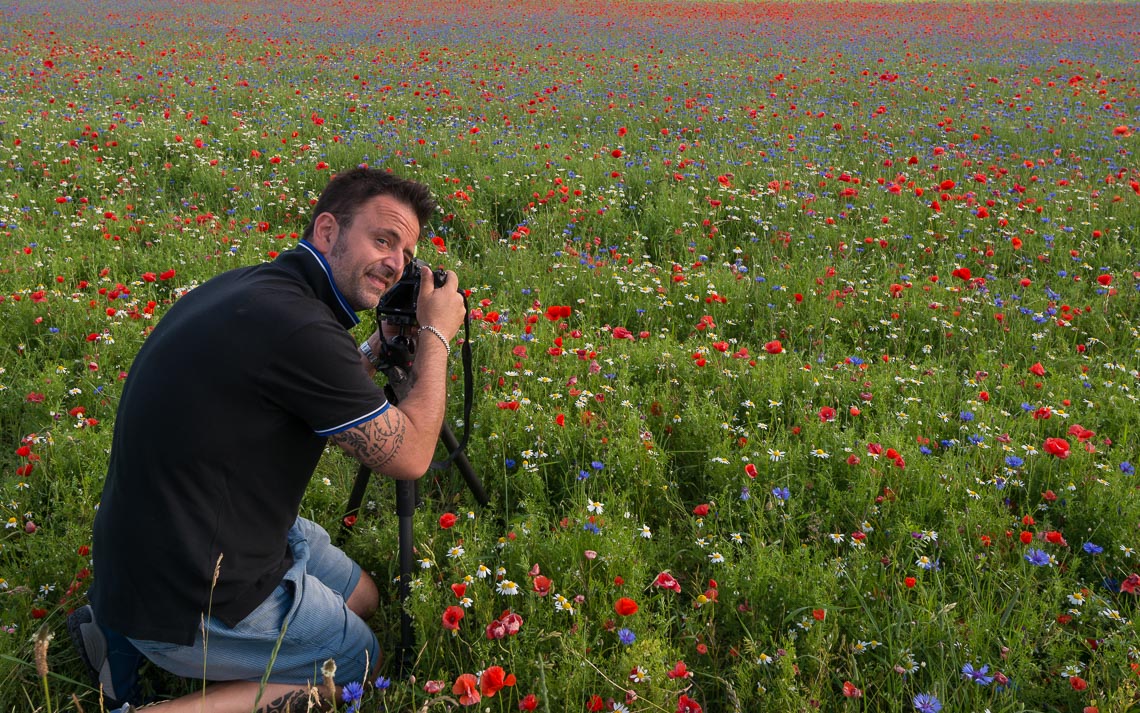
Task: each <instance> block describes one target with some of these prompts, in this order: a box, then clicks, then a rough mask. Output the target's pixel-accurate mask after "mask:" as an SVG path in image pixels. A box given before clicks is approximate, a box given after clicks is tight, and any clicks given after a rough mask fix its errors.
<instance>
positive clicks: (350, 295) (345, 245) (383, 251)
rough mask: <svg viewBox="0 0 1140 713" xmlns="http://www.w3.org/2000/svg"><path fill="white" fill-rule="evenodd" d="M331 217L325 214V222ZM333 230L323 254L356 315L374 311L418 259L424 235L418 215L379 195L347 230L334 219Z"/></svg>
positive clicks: (358, 213)
mask: <svg viewBox="0 0 1140 713" xmlns="http://www.w3.org/2000/svg"><path fill="white" fill-rule="evenodd" d="M330 218H332V216H331V214H327V213H326V214H323V216H322V217H321V220H326V221H327V220H328V219H330ZM329 230H330V231H331V233H330V234H329V236H328V240H326V241H323V242H324V245H323V246H322V245H321V244H320V242H318V249H320V250H321V252H322V253H323V254H324V256H325V259H326V260H328V263H329V267H331V268H332V273H333V280H335V281H336V286H337V288H338V289H339V290H340V291H341V293H342V294H344V296H345V299H347V300H348V304H349V305H350V306H351V307H352V308H353V309H354V310H356V311H358V312H359V311H362V310H369V309H375V308H376V305H377V304H379V302H380V297H381V295H383V294H384V293H385V292H386V291H387V290H388V289H389V288H390V287H392V285H394V284H396V281H397V280H399V279H400V276H401V275H402V274H403V272H404V266H405V265H407V264H408V263H410V262H411V261H412V259H413V258H414V257H415V249H416V241H417V240H418V239H419V235H420V222H419V220H418V219H417V218H416V214H415V211H413V210H412V208H411V206H409V205H407V204H406V203H404V202H402V201H400V200H398V199H396V198H393V197H392V196H374V197H372V198H370V199H369V200H368V201H366V202H365V203H363V204H362V205H361V206H360V207H359V208H358V209H357V211H356V216H355V217H354V218H353V219H352V222H351V223H350V224H349V226H348V227H347V228H345V227H344V226H341V225H339V224H336V223H335V219H333V226H332V227H330V228H329ZM329 241H331V242H329Z"/></svg>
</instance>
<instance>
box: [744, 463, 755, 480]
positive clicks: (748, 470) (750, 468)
mask: <svg viewBox="0 0 1140 713" xmlns="http://www.w3.org/2000/svg"><path fill="white" fill-rule="evenodd" d="M744 472H745V474H747V475H748V477H749V478H755V477H756V464H755V463H749V464H748V465H746V466H744Z"/></svg>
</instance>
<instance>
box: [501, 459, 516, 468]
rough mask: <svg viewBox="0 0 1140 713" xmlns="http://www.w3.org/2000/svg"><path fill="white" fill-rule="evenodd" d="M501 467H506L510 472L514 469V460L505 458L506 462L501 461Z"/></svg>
mask: <svg viewBox="0 0 1140 713" xmlns="http://www.w3.org/2000/svg"><path fill="white" fill-rule="evenodd" d="M503 465H505V466H507V470H511V469H512V468H514V467H515V459H514V458H507V459H506V460H504V461H503Z"/></svg>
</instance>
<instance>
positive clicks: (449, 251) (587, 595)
mask: <svg viewBox="0 0 1140 713" xmlns="http://www.w3.org/2000/svg"><path fill="white" fill-rule="evenodd" d="M0 12H2V16H3V22H2V23H0V38H2V41H0V59H2V62H0V71H2V72H3V81H2V82H0V97H2V99H3V101H2V102H0V236H2V238H3V242H2V250H0V315H2V318H0V336H2V339H0V354H2V357H0V438H2V439H3V448H2V449H0V451H2V452H0V489H2V496H0V513H2V514H0V519H2V520H3V521H4V523H5V529H4V532H3V536H2V539H0V704H3V707H4V709H6V710H8V709H11V710H47V711H57V710H78V709H79V707H80V706H81V707H82V708H83V710H85V711H96V710H99V709H100V702H99V697H98V693H97V692H96V691H94V690H93V689H92V688H91V687H90V686H89V685H88V684H87V682H86V680H85V678H84V677H83V673H82V671H81V669H80V666H79V663H78V660H77V657H76V655H75V654H74V653H73V652H72V651H71V648H70V645H69V643H68V637H67V634H66V629H65V627H64V622H65V620H66V616H67V613H68V612H69V611H71V610H72V609H74V608H75V607H77V606H79V605H81V604H82V603H83V602H84V593H85V592H86V590H87V587H88V585H89V583H90V580H91V577H92V576H96V575H95V574H94V573H93V572H92V571H91V552H90V538H91V534H90V530H91V524H92V520H93V517H94V512H95V509H96V507H97V506H98V499H99V494H100V490H101V486H102V481H103V476H104V472H105V468H106V463H107V457H108V450H109V448H110V443H111V432H112V428H113V424H114V415H115V406H116V403H117V398H118V395H119V393H120V391H121V389H122V386H123V382H124V380H125V379H128V378H129V371H130V366H131V361H132V358H133V355H134V354H135V353H136V352H137V351H138V349H139V347H140V345H141V344H142V342H143V340H144V339H145V338H146V335H147V333H148V331H149V330H150V329H151V328H152V327H153V326H154V324H155V323H156V322H157V321H158V320H160V319H161V318H162V315H163V313H164V311H165V310H166V309H167V307H168V306H169V305H170V304H171V303H172V302H173V301H175V300H177V299H178V298H179V297H180V296H182V295H183V294H185V293H186V292H188V291H190V290H192V289H193V288H194V287H195V286H197V285H199V284H201V283H202V282H204V281H205V280H207V279H209V278H210V277H211V276H213V275H216V274H218V273H219V272H221V271H223V270H226V269H229V268H232V267H237V266H240V265H248V264H252V263H256V262H260V261H265V260H272V259H273V258H274V257H275V256H276V255H277V253H278V252H280V251H282V250H285V249H287V248H289V247H291V246H292V245H293V244H294V243H295V242H296V239H297V235H298V234H299V233H300V232H301V231H302V230H303V228H304V226H305V224H306V223H307V220H308V217H309V209H310V206H311V204H312V202H314V201H315V198H316V196H317V194H318V193H319V192H320V190H321V189H322V188H323V187H324V185H325V183H326V182H327V180H328V178H329V176H330V175H331V174H332V173H333V172H335V171H337V170H341V169H344V168H349V167H353V166H356V165H359V164H368V165H371V166H379V167H388V168H390V169H391V170H393V171H395V172H398V173H400V174H401V175H405V176H408V177H413V178H416V179H417V180H420V181H422V182H424V183H426V184H427V185H428V186H430V187H431V188H432V190H433V192H434V194H435V195H436V196H437V198H438V199H439V202H440V204H441V212H440V214H439V217H438V220H437V221H435V223H434V224H433V225H431V226H429V231H428V233H429V238H427V239H425V241H424V243H423V244H422V246H421V250H420V257H422V258H424V259H426V260H428V261H429V262H431V263H432V264H433V265H439V266H445V267H447V268H449V269H454V270H455V271H456V272H457V273H458V274H459V277H460V282H461V284H462V286H463V287H464V288H466V290H467V291H468V293H469V305H470V317H471V349H472V353H473V357H474V364H475V370H474V389H475V401H474V403H473V408H472V413H471V419H470V422H469V423H466V424H465V423H463V422H462V421H461V414H462V408H461V407H462V404H461V401H462V391H463V389H462V381H463V378H462V373H461V370H460V369H459V362H458V360H453V371H454V381H453V388H452V389H451V397H452V398H451V404H452V408H451V418H450V421H451V425H452V428H453V430H454V431H455V432H456V433H461V432H462V430H463V428H464V427H469V428H470V430H471V440H470V444H469V446H468V457H469V458H470V461H471V463H472V464H473V466H474V469H475V471H476V473H477V474H478V476H479V478H480V479H481V480H482V482H483V484H484V485H485V486H486V489H487V492H488V494H489V495H490V499H491V503H490V505H489V506H486V507H484V506H481V505H478V504H477V503H476V502H475V500H474V498H473V497H472V495H471V493H469V492H468V491H467V488H466V486H465V485H464V483H463V481H462V479H461V478H459V477H458V476H457V475H456V474H455V473H454V472H445V473H442V474H437V473H436V472H434V471H433V472H432V473H431V474H429V475H428V476H426V477H425V478H424V479H423V480H422V481H420V492H421V496H422V498H423V505H422V507H421V508H420V509H419V510H418V512H417V516H416V520H415V541H416V550H415V557H416V559H417V560H418V569H417V573H416V574H417V576H416V578H415V579H414V581H412V582H411V585H410V586H411V594H410V596H409V597H408V599H407V601H406V602H404V610H405V611H406V612H407V613H408V614H409V615H410V616H411V619H412V622H413V625H414V632H415V641H416V646H415V649H414V650H413V651H410V652H408V660H409V663H410V665H411V670H410V673H411V674H412V675H410V676H409V675H407V674H408V673H409V672H401V671H400V670H399V666H398V661H399V658H400V656H399V655H398V654H397V653H396V652H397V647H398V645H399V643H400V619H401V598H400V595H399V590H398V586H397V583H396V580H397V578H398V565H397V561H396V552H397V543H396V537H397V536H396V529H397V528H396V520H395V517H394V502H395V495H394V486H393V484H392V483H391V482H389V481H385V480H383V479H378V480H377V482H376V483H375V484H374V485H373V486H372V487H371V489H370V491H369V494H368V496H367V498H366V500H367V508H366V510H365V512H364V513H362V515H361V516H360V518H359V521H358V522H357V523H356V525H355V531H354V534H353V535H352V536H351V538H350V539H349V541H348V543H347V549H348V551H349V552H350V554H351V555H352V556H353V557H354V558H356V560H357V561H358V562H360V563H361V565H362V566H363V567H364V568H365V569H367V570H369V571H371V572H373V573H374V575H375V579H376V581H377V582H378V583H379V584H380V585H381V600H382V601H381V611H380V613H379V614H378V615H377V617H376V619H375V621H374V622H373V625H374V628H375V629H376V630H377V632H378V635H379V636H380V639H381V645H382V648H383V649H384V651H385V653H386V655H387V656H388V661H387V662H386V665H385V668H386V672H385V676H384V677H383V678H382V679H381V680H379V681H362V682H358V683H359V684H360V685H351V686H346V687H345V689H344V690H345V692H346V695H345V700H343V701H341V702H339V706H340V709H342V710H353V711H356V710H362V711H413V710H416V711H418V710H448V709H463V708H465V707H467V706H471V709H472V710H476V709H477V710H491V711H515V710H539V711H611V710H617V711H646V712H648V711H667V712H669V713H672V712H673V711H680V712H685V711H688V712H693V711H701V710H704V711H758V710H764V711H811V710H823V711H837V710H851V711H863V710H866V711H915V710H917V711H920V712H922V713H929V712H932V711H938V710H945V711H982V710H989V711H995V712H997V711H1090V710H1095V711H1125V710H1129V709H1134V708H1136V707H1140V635H1138V633H1137V623H1136V619H1137V617H1138V615H1140V591H1138V585H1140V490H1138V488H1140V480H1138V479H1137V476H1136V475H1135V464H1136V463H1137V460H1138V459H1140V453H1138V444H1140V408H1138V404H1137V401H1138V392H1140V254H1138V250H1137V248H1138V244H1140V229H1138V228H1137V225H1138V224H1140V161H1138V160H1137V157H1136V151H1137V148H1138V146H1140V138H1138V134H1140V119H1138V118H1137V117H1138V115H1137V113H1138V111H1140V61H1138V60H1137V57H1138V56H1140V6H1137V5H1134V4H1127V3H1093V2H1089V3H1068V4H1066V3H1031V2H1026V3H1008V4H1006V3H981V2H961V3H951V2H923V3H905V2H889V3H882V4H877V3H870V2H842V3H839V2H836V3H826V2H791V3H768V2H765V3H749V2H723V3H718V2H680V1H678V2H664V1H662V2H636V1H633V0H614V1H613V2H597V1H596V0H587V2H583V3H561V4H554V3H543V4H538V3H536V4H534V6H533V7H531V6H528V5H523V4H508V3H501V2H493V1H492V0H475V1H474V2H469V3H451V2H440V1H438V0H409V1H408V2H402V3H363V2H358V1H357V0H341V1H340V2H337V3H334V4H331V5H327V6H325V5H320V4H317V3H301V2H286V3H279V2H265V1H264V0H262V1H260V2H248V3H234V4H232V5H231V4H227V3H190V2H178V3H174V4H172V5H171V6H162V7H159V6H156V5H154V4H151V3H143V2H138V1H137V0H135V1H132V2H118V3H114V4H104V5H102V6H93V5H92V4H90V3H78V2H74V1H71V0H67V1H64V2H60V3H46V2H41V3H20V4H19V6H18V7H17V6H16V4H12V3H10V4H9V5H8V6H7V7H6V8H5V9H4V10H2V11H0ZM365 322H366V325H365V326H362V327H360V330H361V331H360V333H359V334H358V335H356V336H357V337H358V338H360V339H363V337H364V336H365V331H364V330H365V329H369V330H370V329H371V328H372V327H371V326H370V325H369V324H367V323H369V322H370V320H369V319H366V320H365ZM217 360H218V363H219V365H220V368H224V364H225V362H226V360H227V355H226V354H218V355H217ZM170 408H171V409H172V410H176V409H178V408H179V405H178V404H170ZM355 472H356V468H355V465H354V463H353V462H351V461H349V460H348V459H347V458H345V457H344V456H342V455H340V454H339V453H334V452H332V451H330V452H329V453H328V454H327V455H326V457H325V458H324V459H323V460H322V463H321V465H320V468H319V470H318V472H317V477H316V478H314V480H313V482H312V484H311V486H310V491H309V493H308V495H307V498H306V500H305V502H304V504H303V512H302V514H304V515H306V516H309V517H311V518H313V519H315V520H317V521H318V522H320V523H322V524H323V525H324V526H325V527H326V528H328V529H329V530H330V531H335V530H336V529H337V528H339V521H340V519H341V515H342V514H343V508H344V504H345V501H346V499H347V497H348V492H349V490H350V488H351V485H352V481H353V479H354V477H355ZM138 516H139V517H146V516H147V514H146V513H139V514H138ZM45 625H46V627H47V628H46V629H43V631H44V632H45V633H46V632H52V633H54V635H55V639H54V641H53V642H51V644H50V648H49V652H48V659H47V663H48V669H49V671H48V672H47V677H46V679H42V678H41V674H42V673H43V671H42V670H41V671H40V672H37V666H36V663H35V652H34V649H35V645H34V643H33V637H34V635H35V634H36V632H37V630H40V629H41V627H42V626H45ZM41 664H42V662H41ZM40 668H41V669H42V668H43V667H42V665H41V667H40ZM45 680H46V683H45ZM147 682H148V687H149V690H150V691H151V692H152V693H153V694H154V695H158V696H173V695H179V694H182V693H187V692H190V691H193V690H197V688H198V687H199V686H200V685H201V682H200V681H197V682H195V681H179V680H175V679H172V678H170V677H167V676H165V675H163V674H161V673H159V672H156V671H154V670H152V669H148V672H147ZM340 683H348V682H343V681H342V682H340ZM73 696H74V697H73Z"/></svg>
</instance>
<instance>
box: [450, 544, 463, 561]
mask: <svg viewBox="0 0 1140 713" xmlns="http://www.w3.org/2000/svg"><path fill="white" fill-rule="evenodd" d="M463 552H464V549H463V547H462V546H460V545H455V546H454V547H452V548H451V549H449V550H448V551H447V556H448V557H450V558H451V559H456V558H459V557H462V556H463Z"/></svg>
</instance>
